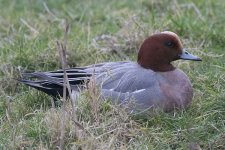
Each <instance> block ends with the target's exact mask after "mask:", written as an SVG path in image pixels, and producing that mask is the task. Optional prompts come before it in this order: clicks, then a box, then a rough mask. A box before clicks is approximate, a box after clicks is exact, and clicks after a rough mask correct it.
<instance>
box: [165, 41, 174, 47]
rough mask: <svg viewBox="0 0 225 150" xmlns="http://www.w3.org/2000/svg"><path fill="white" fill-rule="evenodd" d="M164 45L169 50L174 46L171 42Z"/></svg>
mask: <svg viewBox="0 0 225 150" xmlns="http://www.w3.org/2000/svg"><path fill="white" fill-rule="evenodd" d="M165 45H166V46H167V47H170V48H171V47H174V45H175V44H174V43H173V42H166V43H165Z"/></svg>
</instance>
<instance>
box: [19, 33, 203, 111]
mask: <svg viewBox="0 0 225 150" xmlns="http://www.w3.org/2000/svg"><path fill="white" fill-rule="evenodd" d="M178 59H184V60H194V61H201V59H200V58H198V57H196V56H194V55H192V54H190V53H188V52H187V51H185V50H184V48H183V46H182V44H181V41H180V39H179V37H178V36H177V34H175V33H173V32H170V31H164V32H160V33H156V34H153V35H151V36H150V37H148V38H147V39H145V40H144V42H143V43H142V44H141V46H140V49H139V52H138V57H137V62H132V61H122V62H105V63H100V64H93V65H90V66H85V67H75V68H70V69H67V70H66V72H67V75H68V78H69V82H70V85H71V90H72V93H74V92H75V93H77V91H78V90H79V89H82V87H83V86H84V83H87V82H88V81H90V80H95V82H96V84H97V86H98V87H99V89H100V93H101V96H102V98H109V99H111V100H112V101H114V102H119V103H124V102H126V101H129V100H131V99H133V100H135V101H136V103H137V104H138V105H139V106H140V108H141V109H148V108H161V109H163V110H164V111H171V110H173V109H174V108H178V109H183V108H186V107H187V106H188V105H189V104H190V103H191V101H192V97H193V89H192V85H191V82H190V80H189V79H188V77H187V75H186V74H185V73H184V72H183V71H181V70H180V69H177V68H175V67H174V66H173V65H172V64H171V62H172V61H175V60H178ZM28 77H29V78H30V79H31V78H35V79H36V80H29V79H27V78H28ZM86 81H87V82H86ZM20 82H22V83H24V84H26V85H28V86H31V87H34V88H36V89H38V90H40V91H43V92H45V93H47V94H48V95H50V96H52V97H53V98H58V97H59V96H62V95H63V70H57V71H50V72H33V73H25V74H24V75H23V78H22V79H21V80H20Z"/></svg>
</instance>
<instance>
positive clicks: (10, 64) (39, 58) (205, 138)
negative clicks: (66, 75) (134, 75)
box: [0, 0, 225, 149]
mask: <svg viewBox="0 0 225 150" xmlns="http://www.w3.org/2000/svg"><path fill="white" fill-rule="evenodd" d="M0 3H1V5H0V93H1V94H0V148H1V147H2V148H8V149H22V148H36V149H38V148H39V149H56V148H57V147H59V146H61V148H64V149H76V148H82V149H115V148H116V147H117V148H118V149H188V148H190V149H191V147H194V146H195V147H198V148H199V147H200V148H202V149H224V148H225V142H224V141H225V56H224V41H225V28H224V23H225V15H224V10H225V1H224V0H217V1H214V0H207V1H206V0H199V1H195V0H188V1H187V0H173V1H170V0H164V1H157V0H136V1H129V0H121V1H107V0H92V1H89V0H83V1H78V0H77V1H72V0H65V1H63V0H49V1H43V0H39V1H37V0H20V1H17V0H11V1H6V0H0ZM66 23H68V24H69V26H70V29H69V33H68V37H67V39H68V43H67V51H68V55H67V56H68V64H69V66H71V67H73V66H83V65H89V64H91V63H96V62H104V61H119V60H126V59H130V60H134V61H135V59H136V53H137V50H138V46H139V45H140V43H141V41H142V40H143V38H144V37H146V36H148V35H150V34H152V33H154V32H157V31H164V30H170V31H173V32H176V33H177V34H178V35H180V37H181V39H182V42H183V44H184V47H186V48H187V49H188V50H189V51H190V52H191V53H193V54H195V55H198V56H199V57H201V58H202V59H203V61H202V62H188V61H177V62H175V65H176V66H177V67H179V68H180V69H182V70H183V71H184V72H185V73H186V74H187V75H188V76H189V78H190V80H191V82H192V83H193V88H194V98H193V103H192V104H191V105H190V106H189V108H188V109H187V110H185V111H175V112H173V113H163V112H160V111H156V112H154V115H148V116H147V117H146V116H145V117H143V116H139V115H133V114H130V113H129V112H128V111H126V108H123V107H120V106H115V105H112V104H111V103H110V102H103V101H100V100H99V99H98V92H97V89H93V90H89V91H88V90H87V91H84V92H83V93H82V95H81V97H80V98H79V104H78V108H77V112H76V117H77V121H78V123H79V125H80V127H78V126H77V125H76V124H74V121H73V118H72V110H71V105H70V103H69V102H66V104H65V107H66V112H64V111H63V110H62V108H61V107H60V108H52V105H51V98H50V97H48V96H47V95H45V94H43V93H41V92H38V91H36V90H34V89H31V88H28V87H26V86H24V85H21V84H18V82H17V81H16V80H15V79H17V78H19V77H20V75H21V73H22V72H24V71H28V70H30V71H34V70H36V71H46V70H55V69H58V68H60V67H61V64H60V61H59V55H58V52H57V49H56V41H57V40H60V41H61V40H63V35H64V27H65V25H66ZM63 115H64V116H65V117H64V123H65V136H64V137H63V138H61V140H60V135H61V133H62V130H61V124H62V123H61V122H60V121H61V119H62V116H63ZM60 141H61V142H60ZM62 141H63V144H62Z"/></svg>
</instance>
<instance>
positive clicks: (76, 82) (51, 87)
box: [18, 62, 127, 98]
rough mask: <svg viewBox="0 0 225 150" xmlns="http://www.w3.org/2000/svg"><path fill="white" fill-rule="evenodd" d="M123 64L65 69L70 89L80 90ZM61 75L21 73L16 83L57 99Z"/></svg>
mask: <svg viewBox="0 0 225 150" xmlns="http://www.w3.org/2000/svg"><path fill="white" fill-rule="evenodd" d="M124 63H127V62H113V63H99V64H94V65H90V66H85V67H75V68H69V69H66V72H67V76H68V80H69V83H70V85H71V89H72V90H77V88H82V87H84V83H86V82H88V81H89V80H90V78H91V76H93V75H94V76H95V75H96V76H98V75H99V74H104V72H105V71H106V70H107V68H111V69H112V68H117V67H118V66H120V65H121V64H124ZM63 75H64V73H63V70H62V69H61V70H57V71H50V72H33V73H23V75H22V79H19V80H18V81H19V82H21V83H23V84H26V85H28V86H30V87H33V88H35V89H37V90H40V91H42V92H45V93H46V94H48V95H50V96H52V97H53V98H58V96H62V95H63V80H64V78H63V77H64V76H63ZM67 95H68V91H67Z"/></svg>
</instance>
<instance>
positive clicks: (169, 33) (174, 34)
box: [161, 31, 182, 45]
mask: <svg viewBox="0 0 225 150" xmlns="http://www.w3.org/2000/svg"><path fill="white" fill-rule="evenodd" d="M161 33H163V34H167V35H170V36H173V37H175V38H176V39H177V40H178V41H179V43H180V45H182V44H181V41H180V38H179V36H178V35H177V34H176V33H174V32H171V31H163V32H161Z"/></svg>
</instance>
